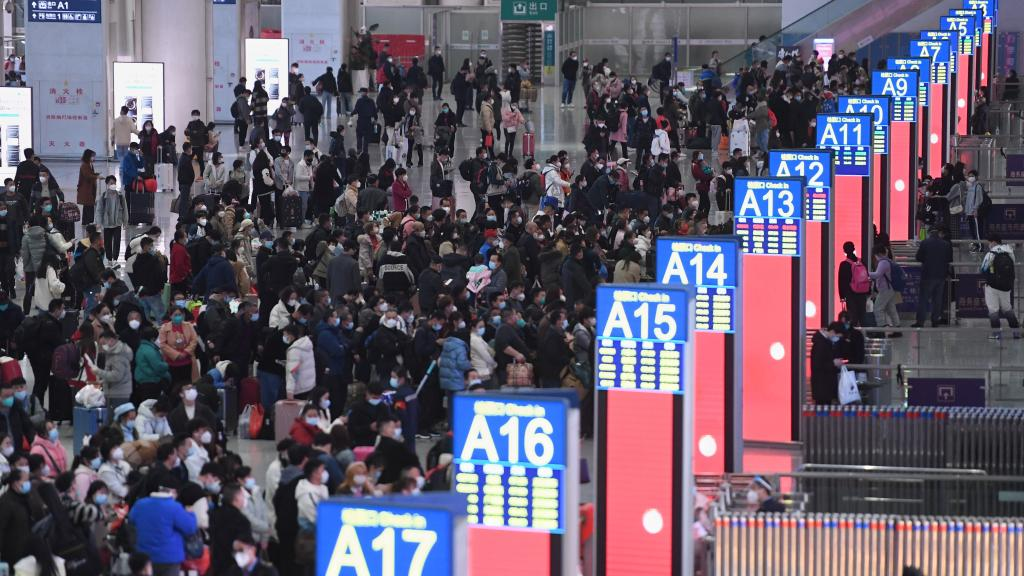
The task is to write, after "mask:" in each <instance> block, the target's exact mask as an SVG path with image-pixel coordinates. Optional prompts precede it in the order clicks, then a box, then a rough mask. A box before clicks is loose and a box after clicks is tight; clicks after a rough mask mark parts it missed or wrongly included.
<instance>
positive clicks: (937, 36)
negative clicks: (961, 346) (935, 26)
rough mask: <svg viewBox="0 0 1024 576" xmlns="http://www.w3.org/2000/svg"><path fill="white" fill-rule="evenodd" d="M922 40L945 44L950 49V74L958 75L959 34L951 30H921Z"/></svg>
mask: <svg viewBox="0 0 1024 576" xmlns="http://www.w3.org/2000/svg"><path fill="white" fill-rule="evenodd" d="M920 38H921V40H931V41H935V42H945V43H946V46H947V48H948V49H949V73H950V74H955V73H956V64H957V60H956V53H957V38H958V34H957V33H955V32H951V31H949V30H921V36H920Z"/></svg>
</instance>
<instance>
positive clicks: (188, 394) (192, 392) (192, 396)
mask: <svg viewBox="0 0 1024 576" xmlns="http://www.w3.org/2000/svg"><path fill="white" fill-rule="evenodd" d="M198 396H199V392H198V391H196V389H195V388H189V389H188V390H185V400H188V401H189V402H195V401H196V398H197V397H198Z"/></svg>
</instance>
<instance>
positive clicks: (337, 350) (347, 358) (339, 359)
mask: <svg viewBox="0 0 1024 576" xmlns="http://www.w3.org/2000/svg"><path fill="white" fill-rule="evenodd" d="M316 350H317V353H318V354H319V356H320V357H321V358H323V360H324V362H323V384H324V385H325V386H326V388H327V391H329V393H330V395H329V398H328V399H327V400H326V402H327V406H324V405H323V402H322V401H320V400H318V402H319V403H320V404H321V405H320V409H321V410H323V411H325V414H328V415H329V414H331V413H333V414H337V415H341V414H344V412H345V403H346V400H347V399H348V385H349V384H350V383H351V382H352V361H351V355H352V341H351V340H350V338H349V336H348V334H347V331H346V330H343V329H342V318H341V316H340V315H339V313H338V311H337V310H331V311H330V312H329V313H328V314H327V316H326V317H325V318H324V321H323V322H321V323H320V324H319V325H318V326H317V338H316ZM328 410H330V411H328ZM328 422H329V419H328Z"/></svg>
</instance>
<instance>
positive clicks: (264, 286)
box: [256, 238, 299, 326]
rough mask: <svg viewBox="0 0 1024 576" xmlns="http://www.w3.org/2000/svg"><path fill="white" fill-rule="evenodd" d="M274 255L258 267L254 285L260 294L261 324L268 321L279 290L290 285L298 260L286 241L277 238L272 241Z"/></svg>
mask: <svg viewBox="0 0 1024 576" xmlns="http://www.w3.org/2000/svg"><path fill="white" fill-rule="evenodd" d="M274 249H275V250H276V252H274V255H273V256H271V257H270V258H267V261H266V262H264V263H263V265H261V266H260V267H259V270H258V272H259V279H258V281H257V284H256V286H257V287H258V288H259V296H260V323H261V325H263V326H266V325H267V322H269V321H270V310H271V309H272V308H273V307H274V305H275V304H277V300H278V296H279V295H280V293H281V290H284V289H285V288H286V287H287V286H291V284H292V278H294V276H295V270H296V269H297V268H298V267H299V261H298V260H297V259H296V258H295V256H294V255H293V254H292V251H291V247H290V246H289V245H288V241H287V240H286V239H284V238H278V239H277V240H276V241H275V242H274Z"/></svg>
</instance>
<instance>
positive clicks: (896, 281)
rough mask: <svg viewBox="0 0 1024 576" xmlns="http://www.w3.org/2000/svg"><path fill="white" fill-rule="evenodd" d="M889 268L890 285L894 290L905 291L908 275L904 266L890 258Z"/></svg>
mask: <svg viewBox="0 0 1024 576" xmlns="http://www.w3.org/2000/svg"><path fill="white" fill-rule="evenodd" d="M889 270H890V273H889V277H888V280H889V285H890V286H892V289H893V290H895V291H897V292H903V289H904V288H906V287H907V276H906V274H905V273H904V272H903V267H902V266H900V265H899V264H897V263H895V262H893V261H892V260H889Z"/></svg>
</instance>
